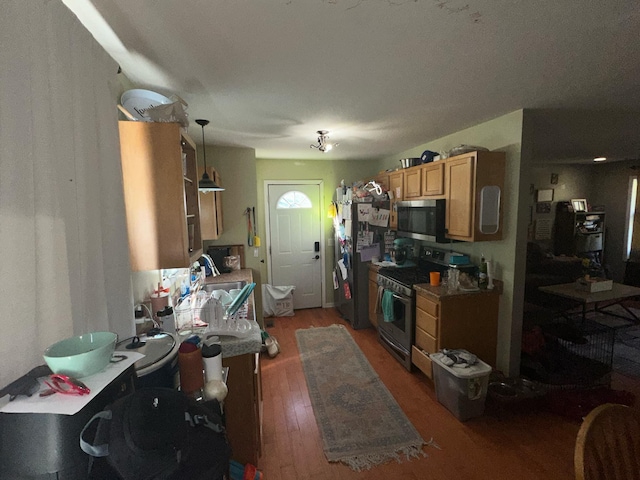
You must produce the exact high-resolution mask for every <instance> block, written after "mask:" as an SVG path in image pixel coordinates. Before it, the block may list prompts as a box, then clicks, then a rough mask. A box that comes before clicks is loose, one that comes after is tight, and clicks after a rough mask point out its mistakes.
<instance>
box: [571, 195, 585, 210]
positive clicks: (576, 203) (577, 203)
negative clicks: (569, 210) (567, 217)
mask: <svg viewBox="0 0 640 480" xmlns="http://www.w3.org/2000/svg"><path fill="white" fill-rule="evenodd" d="M571 205H573V211H574V212H586V211H587V200H586V199H584V198H572V199H571Z"/></svg>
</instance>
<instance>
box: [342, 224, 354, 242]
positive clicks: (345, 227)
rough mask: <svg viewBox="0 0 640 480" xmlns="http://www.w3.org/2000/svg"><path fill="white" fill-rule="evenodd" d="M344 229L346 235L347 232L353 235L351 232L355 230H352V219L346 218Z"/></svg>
mask: <svg viewBox="0 0 640 480" xmlns="http://www.w3.org/2000/svg"><path fill="white" fill-rule="evenodd" d="M342 229H343V232H344V235H346V234H347V232H349V235H351V232H352V231H353V230H351V220H345V221H344V226H343V227H342ZM343 238H344V237H343Z"/></svg>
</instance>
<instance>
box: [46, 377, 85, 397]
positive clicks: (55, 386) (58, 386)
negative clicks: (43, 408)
mask: <svg viewBox="0 0 640 480" xmlns="http://www.w3.org/2000/svg"><path fill="white" fill-rule="evenodd" d="M49 380H51V382H48V381H47V380H45V381H44V383H45V384H46V385H47V386H48V387H49V388H48V389H47V390H44V391H43V392H40V396H41V397H47V396H49V395H53V394H54V393H62V394H65V395H88V394H89V393H91V390H90V389H89V387H87V386H86V385H85V384H84V383H82V382H81V381H80V380H78V379H77V378H73V377H69V376H68V375H62V374H59V373H54V374H52V375H50V376H49Z"/></svg>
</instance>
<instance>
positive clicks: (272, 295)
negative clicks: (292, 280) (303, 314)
mask: <svg viewBox="0 0 640 480" xmlns="http://www.w3.org/2000/svg"><path fill="white" fill-rule="evenodd" d="M294 290H295V287H293V286H284V287H276V286H274V285H269V284H268V283H263V284H262V310H263V314H264V316H265V317H292V316H293V315H294V311H293V291H294Z"/></svg>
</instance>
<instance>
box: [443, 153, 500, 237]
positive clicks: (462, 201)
mask: <svg viewBox="0 0 640 480" xmlns="http://www.w3.org/2000/svg"><path fill="white" fill-rule="evenodd" d="M504 169H505V154H504V152H470V153H466V154H463V155H458V156H455V157H450V158H448V159H446V160H445V180H446V181H445V184H446V187H445V196H446V200H447V204H446V210H447V214H446V228H447V237H448V238H451V239H453V240H464V241H468V242H474V241H476V242H477V241H487V240H500V239H501V238H502V228H503V225H502V223H503V222H502V204H503V198H504V191H503V190H504V175H505V174H504Z"/></svg>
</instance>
